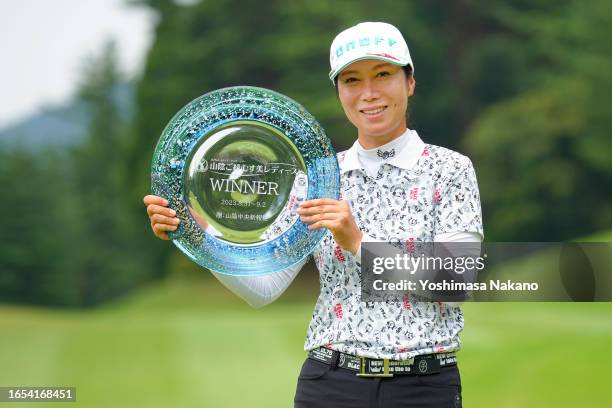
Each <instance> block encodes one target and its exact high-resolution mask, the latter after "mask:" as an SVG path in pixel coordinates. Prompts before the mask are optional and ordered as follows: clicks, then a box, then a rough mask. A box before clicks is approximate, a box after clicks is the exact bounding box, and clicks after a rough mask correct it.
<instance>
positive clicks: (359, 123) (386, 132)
mask: <svg viewBox="0 0 612 408" xmlns="http://www.w3.org/2000/svg"><path fill="white" fill-rule="evenodd" d="M337 86H338V97H339V98H340V103H341V104H342V109H344V113H345V114H346V117H347V118H348V120H349V121H350V122H351V123H352V124H353V125H355V127H356V128H357V130H358V135H359V142H360V143H361V145H362V146H363V147H364V148H366V149H371V148H374V147H378V146H382V145H383V144H385V143H388V142H390V141H391V140H393V139H395V138H397V137H399V136H400V135H401V134H402V133H404V131H405V130H406V111H407V109H408V97H409V96H412V94H413V93H414V78H413V77H410V78H409V79H406V75H405V73H404V69H403V68H402V67H401V66H399V65H395V64H391V63H388V62H385V61H381V60H376V59H364V60H360V61H356V62H353V63H352V64H351V65H349V66H347V67H346V68H345V69H344V70H343V71H342V72H341V73H340V74H339V75H338V85H337Z"/></svg>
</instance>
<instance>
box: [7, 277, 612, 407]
mask: <svg viewBox="0 0 612 408" xmlns="http://www.w3.org/2000/svg"><path fill="white" fill-rule="evenodd" d="M315 296H316V294H315V292H314V291H313V293H312V299H311V300H304V299H303V296H302V299H301V300H294V299H295V298H294V297H292V293H291V292H289V293H286V294H285V295H284V296H283V298H282V299H281V300H280V301H279V302H277V303H275V304H273V305H270V306H267V307H265V308H262V309H259V310H254V309H251V308H250V307H248V306H247V305H246V304H243V303H242V302H241V301H240V300H239V299H237V298H236V297H234V296H233V295H231V294H229V293H228V292H227V291H226V290H225V289H224V288H222V287H221V286H220V285H219V284H218V283H217V282H216V281H214V280H212V279H202V280H174V281H168V282H166V283H161V284H156V285H153V286H150V287H148V288H146V289H143V290H141V291H139V292H137V293H136V294H134V295H132V296H130V297H128V298H125V299H123V300H121V301H119V302H115V303H113V304H112V305H109V306H107V307H104V308H102V309H99V310H95V311H50V310H49V309H42V308H41V309H38V308H31V307H16V306H0V324H1V326H2V336H1V337H0V364H1V367H2V370H0V385H1V386H14V385H21V386H76V387H77V402H76V403H64V404H60V403H52V404H49V403H48V404H43V403H39V404H36V405H35V406H37V407H45V406H50V407H51V406H52V407H59V406H68V407H105V408H106V407H147V408H154V407H160V408H161V407H164V408H166V407H195V406H198V407H243V406H248V407H266V408H274V407H279V408H280V407H283V408H284V407H291V406H292V401H293V394H294V390H295V384H296V378H297V374H298V372H299V369H300V367H301V364H302V361H303V359H304V357H305V353H304V352H303V350H302V346H303V343H304V337H305V333H306V327H307V324H308V321H309V318H310V315H311V313H312V308H313V306H314V301H315ZM464 311H465V316H466V326H465V327H466V328H465V331H464V332H463V336H462V339H463V350H462V351H461V352H460V353H459V366H460V368H461V374H462V381H463V387H464V392H463V397H464V406H466V407H491V406H496V407H556V408H558V407H575V406H580V407H602V406H606V405H608V406H609V404H610V403H611V401H612V399H611V397H610V394H609V390H608V389H607V388H608V382H609V380H608V378H609V374H608V367H607V366H608V365H609V363H610V357H609V356H610V354H611V353H612V319H611V317H612V304H605V303H600V304H571V303H565V304H561V303H548V304H545V303H539V304H534V303H521V304H519V303H498V304H494V303H479V304H473V303H472V304H467V305H465V306H464ZM26 405H28V406H30V405H31V404H18V403H13V404H9V403H3V404H2V407H7V408H8V407H21V408H23V407H24V406H26Z"/></svg>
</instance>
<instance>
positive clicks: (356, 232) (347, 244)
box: [297, 198, 363, 255]
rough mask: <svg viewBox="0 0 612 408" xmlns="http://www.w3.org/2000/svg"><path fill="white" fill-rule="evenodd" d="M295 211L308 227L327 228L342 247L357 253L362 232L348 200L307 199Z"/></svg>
mask: <svg viewBox="0 0 612 408" xmlns="http://www.w3.org/2000/svg"><path fill="white" fill-rule="evenodd" d="M297 213H298V214H299V215H300V219H301V220H302V221H303V222H305V223H309V224H311V225H309V226H308V229H310V230H317V229H320V228H327V229H329V230H330V231H331V233H332V234H333V235H334V239H335V240H336V242H337V243H338V245H340V246H341V247H342V249H345V250H347V251H350V252H351V253H352V254H353V255H354V254H356V253H357V250H358V249H359V245H361V238H362V236H363V233H362V232H361V230H360V229H359V227H358V226H357V223H356V222H355V218H354V217H353V213H352V212H351V207H350V205H349V203H348V202H346V201H338V200H334V199H331V198H318V199H316V200H308V201H304V202H303V203H302V205H301V206H300V208H299V210H298V211H297Z"/></svg>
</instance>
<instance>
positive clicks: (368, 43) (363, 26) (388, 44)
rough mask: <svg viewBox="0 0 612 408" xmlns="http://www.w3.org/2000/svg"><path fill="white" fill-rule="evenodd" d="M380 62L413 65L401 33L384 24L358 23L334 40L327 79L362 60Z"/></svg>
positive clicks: (330, 51) (332, 78)
mask: <svg viewBox="0 0 612 408" xmlns="http://www.w3.org/2000/svg"><path fill="white" fill-rule="evenodd" d="M370 58H373V59H379V60H383V61H387V62H390V63H392V64H396V65H410V66H411V67H412V70H413V71H414V64H413V63H412V58H410V52H409V51H408V45H407V44H406V41H405V40H404V37H403V36H402V33H400V31H399V30H398V29H397V28H395V27H394V26H392V25H391V24H387V23H372V22H366V23H359V24H357V25H356V26H353V27H351V28H347V29H346V30H344V31H342V32H341V33H340V34H338V35H337V36H336V38H334V41H333V42H332V45H331V48H330V50H329V65H330V66H331V71H330V72H329V79H331V80H332V82H334V78H336V75H338V74H339V73H340V72H342V70H343V69H344V68H346V67H347V66H348V65H350V64H352V63H353V62H355V61H359V60H362V59H370Z"/></svg>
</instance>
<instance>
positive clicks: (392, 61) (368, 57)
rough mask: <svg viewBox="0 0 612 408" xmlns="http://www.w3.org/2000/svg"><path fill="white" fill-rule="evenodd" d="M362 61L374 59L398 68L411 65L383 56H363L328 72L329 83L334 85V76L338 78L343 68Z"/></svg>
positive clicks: (408, 62) (407, 62)
mask: <svg viewBox="0 0 612 408" xmlns="http://www.w3.org/2000/svg"><path fill="white" fill-rule="evenodd" d="M364 59H375V60H381V61H386V62H390V63H391V64H394V65H399V66H402V67H403V66H406V65H411V62H410V61H401V60H396V59H392V58H387V57H383V56H379V55H364V56H363V57H359V58H355V59H352V60H350V61H348V62H347V63H346V64H344V65H342V66H340V67H339V68H337V69H335V70H332V71H329V79H331V81H332V82H333V83H334V85H335V82H334V79H335V78H336V76H338V74H339V73H340V72H342V71H344V68H346V67H348V66H349V65H351V64H352V63H353V62H357V61H361V60H364Z"/></svg>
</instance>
